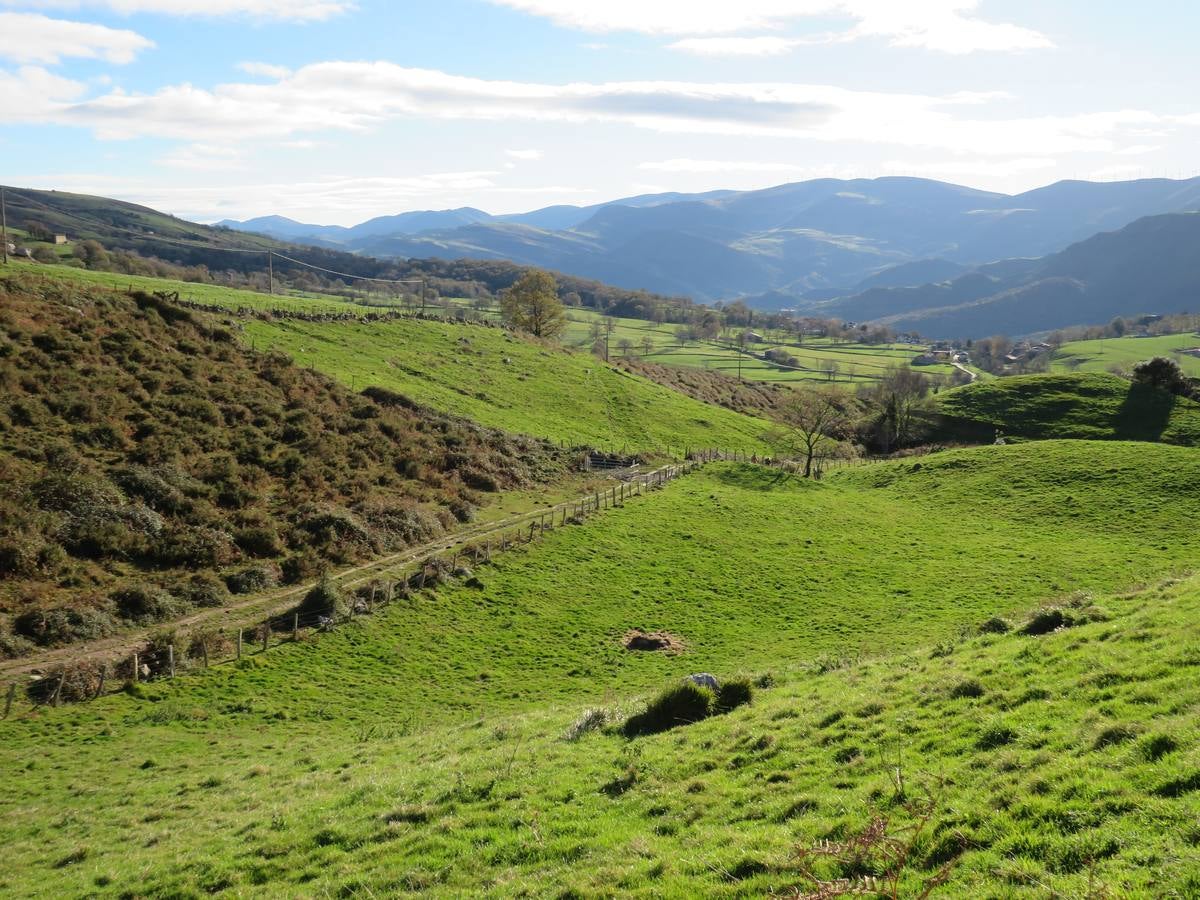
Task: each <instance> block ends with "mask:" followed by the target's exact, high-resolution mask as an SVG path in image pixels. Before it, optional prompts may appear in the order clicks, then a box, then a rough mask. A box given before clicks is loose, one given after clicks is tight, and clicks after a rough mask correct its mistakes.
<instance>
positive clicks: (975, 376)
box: [950, 359, 979, 384]
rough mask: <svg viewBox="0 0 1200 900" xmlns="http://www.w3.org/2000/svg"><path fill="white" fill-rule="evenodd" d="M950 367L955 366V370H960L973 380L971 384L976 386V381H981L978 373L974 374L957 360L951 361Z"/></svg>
mask: <svg viewBox="0 0 1200 900" xmlns="http://www.w3.org/2000/svg"><path fill="white" fill-rule="evenodd" d="M950 365H952V366H954V368H956V369H958V371H960V372H962V373H963V374H964V375H966V376H967V377H968V378H970V379H971V383H972V384H974V383H975V382H976V381H978V380H979V373H978V372H972V371H971V370H970V369H968V368H967V367H966V366H964V365H963V364H962V363H960V362H957V361H956V360H953V359H951V360H950Z"/></svg>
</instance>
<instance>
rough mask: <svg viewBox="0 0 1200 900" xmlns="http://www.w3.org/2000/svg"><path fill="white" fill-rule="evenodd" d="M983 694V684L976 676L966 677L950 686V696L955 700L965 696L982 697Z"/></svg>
mask: <svg viewBox="0 0 1200 900" xmlns="http://www.w3.org/2000/svg"><path fill="white" fill-rule="evenodd" d="M983 694H984V690H983V685H982V684H980V683H979V681H978V680H976V679H974V678H964V679H963V680H962V681H960V682H958V683H957V684H955V685H954V686H953V687H951V688H950V696H951V698H953V699H955V700H962V699H964V698H971V699H975V698H978V697H982V696H983Z"/></svg>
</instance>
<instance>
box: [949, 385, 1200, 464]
mask: <svg viewBox="0 0 1200 900" xmlns="http://www.w3.org/2000/svg"><path fill="white" fill-rule="evenodd" d="M939 408H940V410H941V412H942V413H944V414H945V415H947V416H949V417H951V418H952V419H958V420H966V421H970V422H976V423H985V424H987V425H989V426H994V427H996V428H999V429H1001V430H1002V431H1003V432H1004V434H1005V435H1006V436H1007V437H1019V438H1030V439H1045V438H1083V439H1089V440H1114V439H1115V440H1132V441H1163V442H1165V443H1168V444H1184V445H1189V446H1190V445H1195V444H1197V443H1200V404H1197V403H1195V402H1193V401H1191V400H1185V399H1183V398H1181V397H1175V396H1172V395H1171V394H1168V393H1165V392H1163V391H1158V390H1155V389H1153V388H1148V387H1146V386H1144V385H1136V384H1131V383H1130V382H1128V381H1126V380H1124V379H1122V378H1118V377H1116V376H1115V375H1104V374H1099V373H1094V374H1072V375H1021V376H1016V377H1013V378H999V379H995V380H993V381H987V382H976V383H975V384H970V385H966V386H964V387H961V388H956V389H955V390H952V391H946V392H944V393H943V394H941V395H940V397H939ZM954 433H955V423H954V422H953V421H951V422H949V423H948V424H947V434H948V436H950V437H953V435H954Z"/></svg>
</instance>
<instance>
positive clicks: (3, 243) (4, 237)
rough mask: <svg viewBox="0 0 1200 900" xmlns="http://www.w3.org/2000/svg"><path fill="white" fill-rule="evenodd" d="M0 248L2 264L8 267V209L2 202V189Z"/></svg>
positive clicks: (0, 197) (1, 200)
mask: <svg viewBox="0 0 1200 900" xmlns="http://www.w3.org/2000/svg"><path fill="white" fill-rule="evenodd" d="M0 247H3V248H4V264H5V265H6V266H7V265H8V207H7V206H6V205H5V201H4V188H2V187H0Z"/></svg>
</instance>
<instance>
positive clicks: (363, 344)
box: [246, 320, 769, 451]
mask: <svg viewBox="0 0 1200 900" xmlns="http://www.w3.org/2000/svg"><path fill="white" fill-rule="evenodd" d="M246 336H247V338H248V339H249V340H251V341H252V342H253V343H254V344H255V346H257V347H258V348H259V349H264V348H267V347H275V348H278V349H280V350H283V351H285V352H287V353H288V354H290V355H291V356H292V357H293V358H294V359H295V360H296V361H297V362H298V363H300V364H302V365H312V366H314V367H316V368H317V369H320V370H321V371H324V372H326V373H327V374H329V375H332V376H334V377H335V378H337V379H339V380H340V381H342V382H344V383H346V384H349V385H351V386H352V387H356V388H358V389H361V388H363V387H365V386H367V385H381V386H383V387H386V388H389V389H391V390H394V391H399V392H400V393H403V394H405V395H407V396H409V397H411V398H412V399H414V400H416V401H418V402H420V403H424V404H427V405H429V406H432V407H435V408H437V409H440V410H445V411H448V412H452V413H456V414H458V415H463V416H467V417H469V418H471V419H474V420H475V421H477V422H480V423H482V424H485V425H490V426H493V427H499V428H504V429H507V430H509V431H516V432H521V433H525V434H533V435H537V436H539V437H548V438H551V439H553V440H562V441H566V442H567V443H568V444H577V443H589V444H598V445H601V446H604V447H608V448H615V449H617V450H621V449H622V448H625V447H627V448H629V450H631V451H633V450H638V451H650V450H656V449H662V448H666V447H672V448H677V449H678V450H682V449H685V448H686V447H689V446H690V447H729V448H736V449H743V450H748V451H749V450H760V451H761V450H762V449H763V445H762V444H761V437H762V434H763V432H764V431H766V430H767V428H768V427H769V426H768V424H767V423H766V422H765V421H763V420H761V419H756V418H752V417H749V416H745V415H740V414H738V413H734V412H731V411H729V410H726V409H722V408H719V407H716V406H709V405H708V404H705V403H702V402H700V401H697V400H693V399H691V398H689V397H685V396H683V395H681V394H678V393H676V392H675V391H672V390H670V389H669V388H665V387H662V386H660V385H657V384H654V383H653V382H651V381H648V380H646V379H644V378H640V377H637V376H634V375H631V374H628V373H624V372H620V371H617V370H616V369H614V368H612V367H609V366H606V365H604V363H603V362H601V361H599V360H597V359H596V358H595V357H593V356H591V355H589V354H584V353H573V352H569V351H566V350H564V349H562V348H559V347H556V346H553V345H550V344H544V343H539V342H535V341H530V340H523V339H521V338H519V337H515V336H513V335H510V334H508V333H507V332H505V331H503V330H500V329H489V328H483V327H480V326H469V325H454V324H445V323H441V322H427V321H412V320H404V321H396V322H387V323H372V324H366V325H364V324H360V323H357V322H353V323H308V322H294V321H288V322H274V323H265V322H252V323H248V324H247V326H246Z"/></svg>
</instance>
